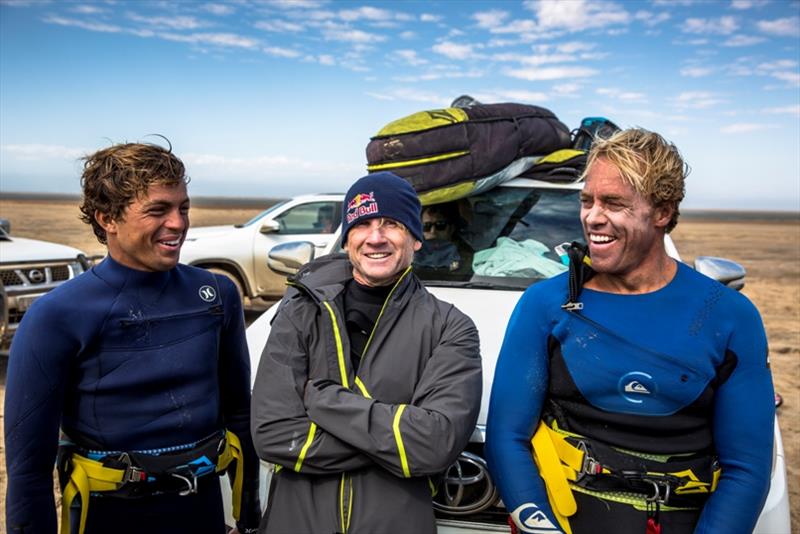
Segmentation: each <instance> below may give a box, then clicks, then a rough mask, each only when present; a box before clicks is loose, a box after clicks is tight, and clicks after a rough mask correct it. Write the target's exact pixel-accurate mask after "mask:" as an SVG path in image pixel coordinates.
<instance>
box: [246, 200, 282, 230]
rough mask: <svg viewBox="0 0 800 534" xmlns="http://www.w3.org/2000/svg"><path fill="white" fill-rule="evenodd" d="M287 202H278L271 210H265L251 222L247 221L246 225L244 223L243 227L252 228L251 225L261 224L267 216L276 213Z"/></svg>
mask: <svg viewBox="0 0 800 534" xmlns="http://www.w3.org/2000/svg"><path fill="white" fill-rule="evenodd" d="M287 202H289V201H288V200H282V201H280V202H278V203H277V204H273V205H272V206H270V207H269V208H267V209H265V210H264V211H262V212H261V213H259V214H258V215H256V216H255V217H253V218H252V219H250V220H249V221H247V222H246V223H244V224H243V225H241V226H250V225H251V224H255V223H257V222H259V221H260V220H261V219H263V218H264V217H265V216H267V215H269V214H270V213H272V212H273V211H275V210H277V209H278V208H280V207H282V206H283V205H284V204H286V203H287Z"/></svg>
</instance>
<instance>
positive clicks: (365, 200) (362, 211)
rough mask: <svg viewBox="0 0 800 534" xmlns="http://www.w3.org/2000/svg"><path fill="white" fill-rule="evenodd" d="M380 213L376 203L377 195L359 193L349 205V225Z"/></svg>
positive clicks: (371, 192)
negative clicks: (360, 218)
mask: <svg viewBox="0 0 800 534" xmlns="http://www.w3.org/2000/svg"><path fill="white" fill-rule="evenodd" d="M373 213H378V203H377V202H376V201H375V193H374V192H373V191H370V192H369V193H358V194H357V195H356V196H354V197H353V198H352V199H351V200H350V202H348V203H347V224H350V223H351V222H353V221H354V220H356V219H358V218H359V217H363V216H364V215H370V214H373Z"/></svg>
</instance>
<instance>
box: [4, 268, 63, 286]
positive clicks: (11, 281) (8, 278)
mask: <svg viewBox="0 0 800 534" xmlns="http://www.w3.org/2000/svg"><path fill="white" fill-rule="evenodd" d="M70 276H71V273H70V270H69V266H68V265H47V266H43V265H34V266H30V267H27V266H26V267H19V268H16V269H3V270H0V280H2V281H3V285H4V286H6V287H14V286H34V287H35V286H40V285H45V284H50V283H53V282H63V281H64V280H69V279H70Z"/></svg>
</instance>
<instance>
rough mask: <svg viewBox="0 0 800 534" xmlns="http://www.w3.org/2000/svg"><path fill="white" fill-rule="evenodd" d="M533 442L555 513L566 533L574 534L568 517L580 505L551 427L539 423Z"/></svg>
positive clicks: (537, 461) (538, 465)
mask: <svg viewBox="0 0 800 534" xmlns="http://www.w3.org/2000/svg"><path fill="white" fill-rule="evenodd" d="M531 444H532V445H533V459H534V461H535V462H536V467H538V468H539V473H540V474H541V476H542V478H543V479H544V484H545V488H546V489H547V498H548V500H549V501H550V507H551V508H552V509H553V514H555V516H556V520H557V521H558V524H559V525H560V526H561V529H562V530H563V531H564V532H565V533H566V534H572V529H571V528H570V526H569V520H568V519H567V518H568V517H569V516H571V515H574V514H575V512H577V511H578V505H577V503H576V502H575V497H574V496H573V495H572V489H570V487H569V483H568V482H567V476H566V473H565V472H564V468H563V467H562V464H561V459H560V458H559V456H558V452H556V447H555V444H554V442H553V439H552V438H551V434H550V432H549V429H548V428H547V425H546V424H545V423H544V422H540V423H539V427H538V428H537V429H536V433H535V434H534V435H533V439H531Z"/></svg>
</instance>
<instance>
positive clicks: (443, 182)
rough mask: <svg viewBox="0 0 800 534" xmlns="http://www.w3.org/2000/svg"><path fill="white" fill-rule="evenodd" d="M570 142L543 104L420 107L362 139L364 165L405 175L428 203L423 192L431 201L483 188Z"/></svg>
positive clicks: (568, 144)
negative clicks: (433, 195) (431, 195)
mask: <svg viewBox="0 0 800 534" xmlns="http://www.w3.org/2000/svg"><path fill="white" fill-rule="evenodd" d="M570 143H571V141H570V134H569V129H568V128H567V126H566V125H564V124H563V123H562V122H561V121H559V120H558V118H557V117H556V116H555V114H553V112H551V111H550V110H548V109H545V108H542V107H538V106H531V105H525V104H514V103H503V104H475V105H472V106H469V107H467V108H457V107H451V108H446V109H437V110H430V111H421V112H418V113H414V114H412V115H409V116H407V117H403V118H401V119H398V120H396V121H394V122H390V123H389V124H387V125H386V126H384V127H383V128H382V129H381V130H380V131H379V132H378V133H377V134H376V135H375V136H374V137H372V139H371V140H370V142H369V144H368V145H367V150H366V152H367V169H368V170H369V172H377V171H392V172H394V173H395V174H397V175H399V176H401V177H403V178H405V179H406V180H408V182H409V183H410V184H411V185H412V186H413V187H414V189H415V190H416V191H417V193H419V194H420V200H422V201H423V204H430V203H434V202H432V201H430V200H429V199H428V200H426V199H425V198H424V195H425V194H428V193H432V192H434V191H437V192H438V194H437V197H436V200H435V202H445V201H449V200H455V199H457V198H461V197H464V196H467V195H469V194H473V193H474V192H475V190H476V189H479V188H480V190H485V189H488V188H489V187H492V186H494V185H497V184H499V183H502V182H503V181H506V180H509V179H511V178H514V177H516V176H519V174H521V173H522V172H524V171H525V170H527V169H529V168H530V167H531V166H533V164H534V163H536V161H538V160H539V159H540V158H541V157H542V156H544V155H547V154H550V153H551V152H554V151H556V150H559V149H564V148H569V147H570ZM501 171H502V172H501Z"/></svg>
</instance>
